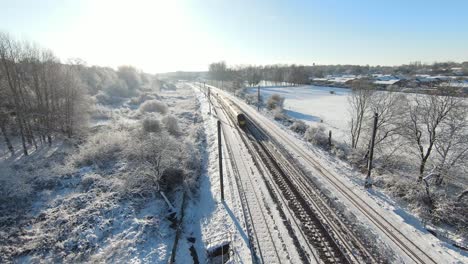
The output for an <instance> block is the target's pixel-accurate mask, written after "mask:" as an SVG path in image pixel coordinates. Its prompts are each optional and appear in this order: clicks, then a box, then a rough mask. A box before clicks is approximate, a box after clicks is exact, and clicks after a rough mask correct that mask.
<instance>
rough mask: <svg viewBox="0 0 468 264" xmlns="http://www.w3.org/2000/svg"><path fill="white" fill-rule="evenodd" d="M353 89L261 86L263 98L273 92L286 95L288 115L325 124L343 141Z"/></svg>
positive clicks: (334, 135)
mask: <svg viewBox="0 0 468 264" xmlns="http://www.w3.org/2000/svg"><path fill="white" fill-rule="evenodd" d="M331 92H333V93H334V94H332V93H331ZM350 92H351V90H349V89H343V88H334V87H321V86H314V85H310V86H299V87H297V86H295V87H261V88H260V94H261V96H262V98H263V100H264V101H265V100H267V99H268V97H270V96H271V95H272V94H279V95H281V96H283V97H284V98H285V101H284V109H285V113H286V114H287V115H289V116H290V117H293V118H295V119H300V120H302V121H304V122H306V123H307V124H308V125H313V126H317V125H323V126H324V127H325V129H326V130H327V131H328V130H331V131H332V133H333V138H334V139H335V140H340V141H345V140H347V138H346V132H347V126H348V123H347V120H349V116H348V112H349V111H348V101H347V99H346V98H347V95H348V94H349V93H350ZM249 93H257V89H256V88H252V89H249Z"/></svg>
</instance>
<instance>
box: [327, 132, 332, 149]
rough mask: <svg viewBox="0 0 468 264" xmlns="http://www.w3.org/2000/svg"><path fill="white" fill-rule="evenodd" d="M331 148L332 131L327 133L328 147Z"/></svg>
mask: <svg viewBox="0 0 468 264" xmlns="http://www.w3.org/2000/svg"><path fill="white" fill-rule="evenodd" d="M331 146H332V131H331V130H330V131H328V147H330V148H331Z"/></svg>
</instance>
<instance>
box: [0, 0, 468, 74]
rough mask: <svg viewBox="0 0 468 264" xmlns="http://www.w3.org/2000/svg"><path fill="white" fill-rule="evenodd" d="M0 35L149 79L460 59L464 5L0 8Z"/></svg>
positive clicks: (301, 2) (244, 0)
mask: <svg viewBox="0 0 468 264" xmlns="http://www.w3.org/2000/svg"><path fill="white" fill-rule="evenodd" d="M0 7H1V9H0V14H1V15H0V31H3V32H7V33H9V34H11V35H12V36H14V37H15V38H18V39H21V40H27V41H34V42H37V43H38V44H39V45H41V46H42V47H46V48H49V49H51V50H53V51H54V52H55V54H56V55H57V56H58V57H59V58H61V59H62V60H63V61H65V60H66V59H68V58H81V59H83V60H84V61H86V62H87V64H88V65H99V66H108V67H113V68H116V67H117V66H119V65H133V66H135V67H137V68H139V69H141V70H144V71H146V72H148V73H157V72H169V71H177V70H184V71H204V70H207V68H208V64H209V63H211V62H214V61H221V60H224V61H226V62H227V63H228V64H229V65H240V64H256V65H260V64H276V63H295V64H305V65H311V64H313V63H315V64H360V65H366V64H369V65H399V64H407V63H409V62H412V61H421V62H424V63H433V62H435V61H456V62H462V61H468V13H467V12H468V1H466V0H445V1H433V0H425V1H420V0H354V1H351V0H326V1H325V0H322V1H316V0H289V1H274V0H270V1H268V0H232V1H228V0H131V1H119V0H82V1H78V0H75V1H71V0H40V1H39V0H14V1H12V0H0Z"/></svg>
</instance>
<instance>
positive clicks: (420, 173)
mask: <svg viewBox="0 0 468 264" xmlns="http://www.w3.org/2000/svg"><path fill="white" fill-rule="evenodd" d="M425 167H426V160H425V159H423V160H421V165H420V166H419V177H418V182H421V181H422V179H423V174H424V169H425Z"/></svg>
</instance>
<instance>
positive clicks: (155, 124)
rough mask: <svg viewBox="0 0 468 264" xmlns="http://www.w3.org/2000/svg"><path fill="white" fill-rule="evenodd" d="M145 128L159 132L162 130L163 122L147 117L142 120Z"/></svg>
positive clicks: (147, 130)
mask: <svg viewBox="0 0 468 264" xmlns="http://www.w3.org/2000/svg"><path fill="white" fill-rule="evenodd" d="M142 126H143V130H144V131H145V132H159V131H161V123H160V122H159V120H158V119H155V118H152V117H147V118H145V119H144V120H143V122H142Z"/></svg>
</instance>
